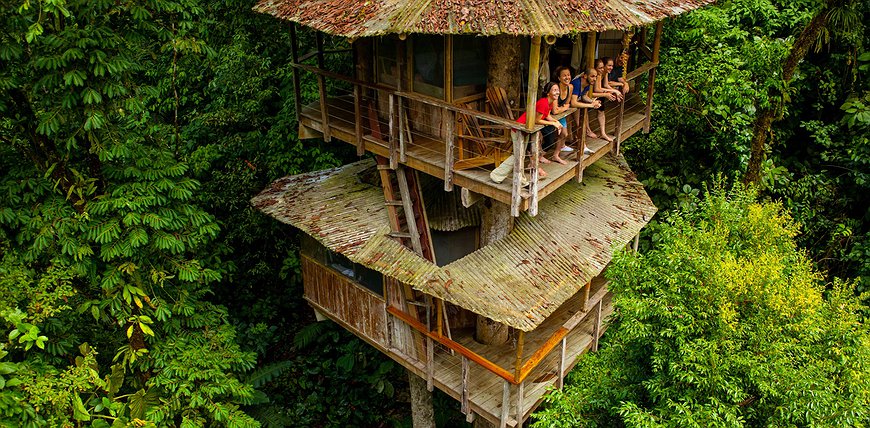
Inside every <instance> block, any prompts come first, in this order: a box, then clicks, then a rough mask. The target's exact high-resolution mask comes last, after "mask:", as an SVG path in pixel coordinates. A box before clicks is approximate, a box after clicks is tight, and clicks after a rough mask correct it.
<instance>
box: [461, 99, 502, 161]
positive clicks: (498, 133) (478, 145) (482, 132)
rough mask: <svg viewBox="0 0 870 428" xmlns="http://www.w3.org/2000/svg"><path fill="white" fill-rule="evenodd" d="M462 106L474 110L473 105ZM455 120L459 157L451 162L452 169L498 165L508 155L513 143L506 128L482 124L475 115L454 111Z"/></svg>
mask: <svg viewBox="0 0 870 428" xmlns="http://www.w3.org/2000/svg"><path fill="white" fill-rule="evenodd" d="M463 107H465V108H467V109H470V110H475V108H474V106H473V105H468V104H466V105H463ZM456 122H457V124H456V145H457V147H458V148H459V159H458V160H457V161H456V163H454V164H453V168H454V170H457V171H461V170H464V169H471V168H477V167H481V166H487V165H498V164H500V163H501V162H502V161H503V160H504V159H505V158H507V157H508V156H509V155H510V153H511V150H512V144H513V143H512V141H511V137H510V130H509V129H508V128H506V127H504V126H501V125H482V124H481V123H480V122H479V121H478V119H477V118H476V117H474V116H472V115H470V114H467V113H461V112H457V113H456Z"/></svg>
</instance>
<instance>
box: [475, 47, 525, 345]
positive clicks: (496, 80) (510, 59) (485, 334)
mask: <svg viewBox="0 0 870 428" xmlns="http://www.w3.org/2000/svg"><path fill="white" fill-rule="evenodd" d="M520 61H521V58H520V39H519V37H515V36H507V35H501V36H496V37H493V38H491V39H490V44H489V69H488V70H487V79H486V86H487V87H489V88H493V87H499V88H504V90H505V91H506V93H507V97H508V100H510V102H511V104H512V105H513V106H516V105H518V101H519V99H520V92H519V88H520V83H521V82H520V77H521V76H520V73H518V72H517V70H518V67H517V65H518V64H519V63H520ZM480 223H481V224H480V247H481V248H482V247H485V246H487V245H489V244H492V243H493V242H496V241H498V240H500V239H502V238H504V237H505V236H508V234H510V232H511V230H512V229H513V227H514V218H513V216H511V210H510V206H508V205H506V204H503V203H501V202H498V201H495V200H492V199H487V200H486V201H485V202H484V203H483V210H482V212H481V221H480ZM509 331H510V328H508V326H506V325H504V324H501V323H498V322H495V321H493V320H491V319H489V318H486V317H484V316H480V315H478V316H477V323H476V326H475V332H474V339H475V340H477V341H478V342H480V343H483V344H485V345H503V344H505V343H507V342H508V339H509V335H508V333H509Z"/></svg>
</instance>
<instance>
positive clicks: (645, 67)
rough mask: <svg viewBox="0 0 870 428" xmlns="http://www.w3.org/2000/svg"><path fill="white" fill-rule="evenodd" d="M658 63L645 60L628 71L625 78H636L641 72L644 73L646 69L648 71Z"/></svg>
mask: <svg viewBox="0 0 870 428" xmlns="http://www.w3.org/2000/svg"><path fill="white" fill-rule="evenodd" d="M658 65H659V64H658V63H657V62H652V61H648V62H645V63H644V64H643V65H642V66H640V67H638V68H635V69H634V70H631V71H630V72H628V74H626V75H625V80H632V79H636V78H637V77H639V76H641V75H642V74H644V73H646V72H647V71H650V70H652V69H654V68H656V67H658Z"/></svg>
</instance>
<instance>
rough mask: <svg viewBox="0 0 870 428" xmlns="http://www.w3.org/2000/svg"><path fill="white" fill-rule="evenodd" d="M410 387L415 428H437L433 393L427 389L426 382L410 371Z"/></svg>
mask: <svg viewBox="0 0 870 428" xmlns="http://www.w3.org/2000/svg"><path fill="white" fill-rule="evenodd" d="M408 387H409V389H410V390H411V418H412V419H413V421H414V428H435V410H434V409H433V407H432V393H431V392H429V390H428V389H426V381H425V380H424V379H423V378H421V377H420V376H417V375H416V374H414V373H413V372H411V371H408Z"/></svg>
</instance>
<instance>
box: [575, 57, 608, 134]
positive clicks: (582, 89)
mask: <svg viewBox="0 0 870 428" xmlns="http://www.w3.org/2000/svg"><path fill="white" fill-rule="evenodd" d="M597 73H598V72H597V71H595V69H594V68H590V69H588V70H586V72H584V73H580V74H578V75H577V76H576V77H574V80H572V81H571V84H572V85H573V92H572V93H571V107H573V108H591V109H599V108H601V101H599V100H596V99H592V98H590V97H589V96H587V94H588V93H589V90H590V89H591V88H592V80H594V79H595V78H596V77H597ZM581 116H582V115H580V114H577V115H575V117H576V118H575V122H574V125H575V126H576V127H579V126H580V117H581ZM585 126H586V128H585V129H583V131H582V132H585V133H586V136H587V137H591V138H598V135H597V134H595V133H594V132H592V129H591V128H589V122H588V121H587V122H586V123H585ZM575 129H577V128H575ZM587 150H588V149H587Z"/></svg>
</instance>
